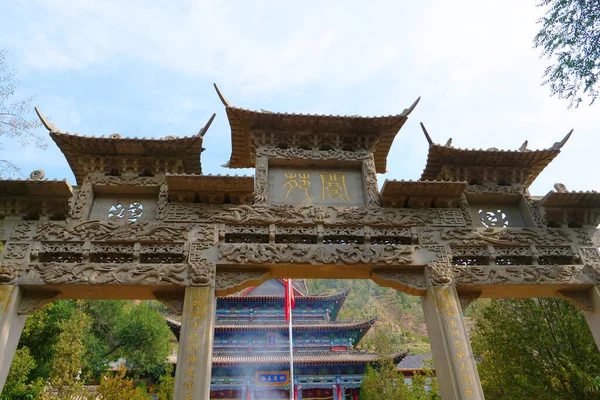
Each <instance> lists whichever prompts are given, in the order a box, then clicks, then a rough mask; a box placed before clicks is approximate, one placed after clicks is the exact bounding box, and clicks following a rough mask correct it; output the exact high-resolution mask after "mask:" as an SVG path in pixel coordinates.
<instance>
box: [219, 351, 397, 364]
mask: <svg viewBox="0 0 600 400" xmlns="http://www.w3.org/2000/svg"><path fill="white" fill-rule="evenodd" d="M407 354H408V352H407V351H403V352H399V353H396V354H394V361H395V362H396V363H398V362H400V361H401V360H402V359H403V358H404V357H405V356H406V355H407ZM377 361H379V355H378V354H376V353H362V352H339V353H337V352H333V353H324V354H301V353H299V354H294V365H307V364H308V365H311V364H312V365H314V364H324V365H326V364H367V363H376V362H377ZM289 363H290V356H289V354H277V355H269V356H263V355H256V356H255V355H251V356H234V355H231V356H228V355H216V354H215V355H213V366H221V367H226V366H231V367H235V366H240V365H261V364H265V365H289Z"/></svg>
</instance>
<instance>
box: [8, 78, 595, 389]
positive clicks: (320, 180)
mask: <svg viewBox="0 0 600 400" xmlns="http://www.w3.org/2000/svg"><path fill="white" fill-rule="evenodd" d="M217 92H218V94H219V97H220V98H221V100H222V102H223V104H224V105H225V110H226V113H227V117H228V119H229V123H230V126H231V136H232V154H231V158H230V161H229V163H228V166H229V167H230V168H255V171H256V174H255V176H254V177H251V176H210V175H208V176H207V175H202V171H201V166H200V153H201V152H202V151H203V150H204V149H203V148H202V139H203V136H204V134H205V133H206V132H207V130H208V128H209V126H210V124H211V122H212V120H213V118H214V115H213V117H212V118H211V119H210V120H209V122H208V123H207V124H206V126H205V127H204V128H202V129H201V130H200V132H199V133H198V135H196V136H192V137H185V138H178V137H166V138H164V139H137V138H133V139H132V138H123V137H121V136H120V135H111V136H110V137H108V138H104V137H103V138H97V137H85V136H77V135H72V134H68V133H63V132H61V131H59V130H58V129H57V128H56V127H55V126H54V125H52V124H50V123H49V122H48V121H47V120H46V119H45V118H44V117H43V115H42V114H41V113H39V112H38V114H39V116H40V119H41V120H42V122H43V124H44V126H45V127H46V128H47V129H48V130H49V131H50V136H51V137H52V139H53V140H54V141H55V142H56V144H57V145H58V146H59V148H60V149H61V150H62V152H63V153H64V155H65V157H66V159H67V161H68V163H69V165H70V166H71V168H72V170H73V173H74V174H75V178H76V180H77V185H78V186H76V187H75V188H73V187H71V185H69V183H67V182H66V181H47V180H43V179H42V178H43V176H40V175H42V174H41V173H39V172H37V173H34V174H32V176H31V179H28V180H25V181H21V180H17V181H13V180H4V181H0V216H2V217H3V219H2V220H1V221H0V224H1V225H0V239H1V240H2V241H3V242H4V249H3V252H2V255H1V258H0V284H1V285H0V349H1V351H0V388H1V387H2V386H3V384H4V381H5V379H6V375H7V373H8V369H9V366H10V363H11V361H12V357H13V355H14V351H15V349H16V345H17V343H18V340H19V336H20V334H21V331H22V329H23V326H24V323H25V318H26V315H27V314H29V313H31V312H32V311H33V310H35V309H37V308H39V307H41V306H42V305H44V304H46V303H47V302H50V301H53V300H56V299H61V298H112V299H157V300H159V301H162V302H163V303H165V304H167V305H168V306H169V307H170V308H172V309H174V310H176V311H177V312H179V313H182V314H183V322H182V327H181V338H180V347H179V354H178V360H179V363H180V368H178V369H177V375H176V384H175V385H176V389H175V399H177V400H189V399H207V398H208V393H209V390H210V373H211V349H212V340H213V327H214V312H215V304H216V301H215V296H216V295H226V294H230V293H234V292H236V291H238V290H241V289H242V288H244V287H246V286H249V285H257V284H259V283H261V282H263V281H265V280H267V279H270V278H318V279H327V278H343V279H373V280H374V281H375V282H377V283H378V284H380V285H384V286H390V287H393V288H396V289H398V290H402V291H404V292H406V293H409V294H413V295H419V296H423V297H422V299H423V308H424V312H425V317H426V322H427V328H428V333H429V337H430V342H431V346H432V350H433V355H434V363H435V368H436V372H437V376H438V379H439V383H440V388H441V391H442V395H443V396H444V399H481V398H483V392H482V390H481V384H480V382H479V376H478V374H477V368H476V364H475V361H474V359H473V354H472V351H471V345H470V342H469V339H468V335H467V331H466V329H465V325H464V321H463V315H462V308H464V307H465V306H467V305H468V304H469V303H470V302H472V301H473V300H475V299H477V298H478V297H553V296H559V297H563V298H565V299H567V300H569V301H571V302H574V303H575V304H577V305H578V306H579V307H581V308H582V309H583V310H585V314H586V318H587V320H588V322H589V324H590V328H591V330H592V332H593V334H594V338H595V339H596V342H597V343H598V344H600V294H599V291H598V285H599V284H600V256H599V253H598V250H597V246H598V244H597V243H594V242H593V240H594V235H595V233H596V228H595V227H596V226H597V225H598V223H599V222H600V214H599V208H600V194H598V193H595V192H585V193H573V192H568V191H567V190H566V189H565V188H564V186H562V185H557V186H556V190H555V191H551V192H550V193H548V194H547V195H546V196H544V197H543V198H534V197H532V196H530V194H529V191H528V187H529V185H530V184H531V183H532V182H533V180H534V179H535V178H536V176H537V175H538V174H539V173H540V172H541V171H542V170H543V169H544V167H545V166H546V165H547V164H548V163H550V162H551V161H552V159H553V158H554V157H556V156H557V155H558V154H559V152H560V149H561V148H562V147H563V145H564V144H565V143H566V141H567V139H568V138H569V136H570V133H569V134H568V135H567V136H566V137H565V138H564V139H563V140H562V141H560V142H557V143H555V144H554V145H553V146H551V147H550V148H548V149H545V150H528V149H527V148H526V145H523V146H522V147H521V148H520V149H519V150H516V151H500V150H497V149H493V148H492V149H489V150H465V149H459V148H455V147H452V146H451V143H450V141H449V142H448V143H446V144H445V145H439V144H436V143H434V142H433V141H432V140H431V138H430V137H429V135H428V133H427V131H426V130H425V129H424V127H423V131H424V133H425V136H426V138H427V140H428V141H429V154H428V159H427V163H426V167H425V171H424V172H423V175H422V178H421V180H419V181H386V182H385V183H384V185H383V188H382V190H381V191H380V190H379V188H378V184H377V176H376V174H377V173H382V172H385V171H386V166H387V165H386V158H387V154H388V152H389V149H390V146H391V144H392V141H393V140H394V137H395V136H396V134H397V133H398V131H399V130H400V128H401V127H402V126H403V125H404V123H405V122H406V120H407V118H408V116H409V114H410V113H411V112H412V111H413V109H414V108H415V107H416V105H417V103H418V100H417V101H415V102H414V103H413V104H412V105H411V106H410V107H409V108H407V109H406V110H404V111H403V112H402V113H400V114H398V115H395V116H387V117H357V116H351V117H343V116H323V115H302V114H279V113H273V112H267V111H260V112H258V111H250V110H246V109H242V108H238V107H234V106H231V105H230V104H229V103H228V102H227V100H226V99H225V98H224V97H223V96H222V95H221V93H220V92H219V91H218V89H217Z"/></svg>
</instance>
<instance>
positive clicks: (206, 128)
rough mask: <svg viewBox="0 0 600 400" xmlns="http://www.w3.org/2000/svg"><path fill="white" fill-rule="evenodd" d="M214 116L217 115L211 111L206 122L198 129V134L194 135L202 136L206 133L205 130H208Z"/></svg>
mask: <svg viewBox="0 0 600 400" xmlns="http://www.w3.org/2000/svg"><path fill="white" fill-rule="evenodd" d="M216 116H217V114H216V113H213V115H212V117H210V119H209V120H208V122H207V123H206V125H204V126H203V127H202V129H200V130H199V131H198V135H196V136H200V137H204V135H205V134H206V132H208V128H210V125H211V124H212V122H213V121H214V119H215V117H216Z"/></svg>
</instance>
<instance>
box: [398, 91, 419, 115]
mask: <svg viewBox="0 0 600 400" xmlns="http://www.w3.org/2000/svg"><path fill="white" fill-rule="evenodd" d="M419 101H421V96H419V97H418V98H417V99H416V100H415V101H414V102H413V103H412V104H411V105H410V107H408V108H405V109H404V111H402V115H404V116H405V117H408V116H409V115H410V113H411V112H413V110H414V109H415V107H416V106H417V104H419Z"/></svg>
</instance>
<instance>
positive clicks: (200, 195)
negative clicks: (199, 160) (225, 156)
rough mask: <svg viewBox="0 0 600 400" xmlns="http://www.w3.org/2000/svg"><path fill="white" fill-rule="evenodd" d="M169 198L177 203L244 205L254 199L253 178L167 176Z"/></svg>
mask: <svg viewBox="0 0 600 400" xmlns="http://www.w3.org/2000/svg"><path fill="white" fill-rule="evenodd" d="M166 180H167V186H168V187H169V198H170V199H171V201H174V202H178V203H191V202H200V203H211V204H222V203H232V204H245V203H247V202H250V201H251V200H252V199H253V198H254V177H253V176H229V175H187V174H167V176H166Z"/></svg>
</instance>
